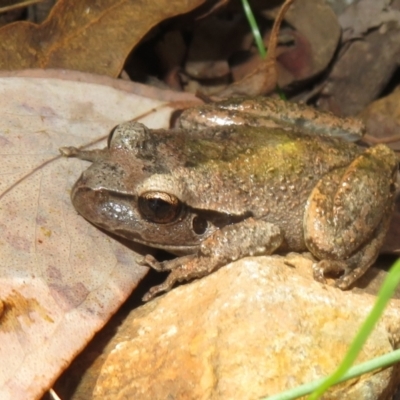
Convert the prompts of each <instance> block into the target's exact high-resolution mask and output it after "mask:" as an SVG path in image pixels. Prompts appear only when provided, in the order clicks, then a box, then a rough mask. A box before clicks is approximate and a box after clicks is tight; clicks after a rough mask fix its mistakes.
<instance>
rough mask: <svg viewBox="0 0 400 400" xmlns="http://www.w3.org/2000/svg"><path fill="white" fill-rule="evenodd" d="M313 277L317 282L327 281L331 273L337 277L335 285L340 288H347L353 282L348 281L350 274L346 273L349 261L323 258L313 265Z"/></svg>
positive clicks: (331, 275)
mask: <svg viewBox="0 0 400 400" xmlns="http://www.w3.org/2000/svg"><path fill="white" fill-rule="evenodd" d="M312 268H313V277H314V279H315V280H316V281H317V282H321V283H326V277H327V275H329V276H330V277H332V278H333V279H335V283H334V285H335V286H336V287H339V288H340V289H347V287H348V286H349V285H350V284H351V283H352V282H353V280H352V281H351V282H350V283H348V280H349V278H347V277H348V276H349V275H347V274H346V271H347V270H348V266H347V263H346V262H345V261H337V260H321V261H319V262H317V263H314V264H313V266H312Z"/></svg>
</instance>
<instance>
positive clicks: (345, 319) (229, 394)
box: [74, 254, 400, 400]
mask: <svg viewBox="0 0 400 400" xmlns="http://www.w3.org/2000/svg"><path fill="white" fill-rule="evenodd" d="M285 260H286V264H285ZM287 261H289V262H290V264H291V266H288V265H287ZM311 265H312V261H310V260H309V259H307V258H304V257H302V256H300V255H294V254H291V255H289V256H288V257H287V258H286V259H285V258H283V257H280V256H272V257H257V258H246V259H243V260H240V261H238V262H235V263H232V264H230V265H228V266H226V267H224V268H221V269H220V270H219V271H217V272H215V273H213V274H211V275H209V276H208V277H206V278H203V279H201V280H197V281H194V282H192V283H189V284H185V285H182V286H180V287H178V288H176V289H174V290H173V291H171V292H170V293H167V294H166V295H164V296H162V297H159V298H156V299H155V300H153V301H151V302H149V303H147V304H145V305H144V306H142V307H139V308H137V309H136V310H134V311H132V312H131V313H130V315H129V316H128V318H127V319H126V320H125V322H124V324H123V325H122V326H121V327H119V329H118V332H117V334H116V335H115V337H114V339H113V340H112V341H111V342H110V343H109V344H108V345H107V346H106V348H105V352H104V353H103V355H102V356H101V357H100V358H99V359H98V360H97V361H96V363H95V371H92V373H95V374H97V382H96V385H95V387H94V388H91V389H90V391H91V393H86V394H82V393H81V394H80V397H79V396H78V395H76V397H74V398H75V399H77V398H85V399H88V398H94V399H113V400H114V399H122V398H123V399H127V398H129V399H135V400H140V399H146V400H147V399H167V398H171V399H176V400H177V399H257V398H260V397H261V396H268V395H272V394H276V393H279V392H281V391H283V390H286V389H289V388H293V387H295V386H298V385H300V384H303V383H306V382H310V381H313V380H315V379H318V378H321V377H323V376H325V375H327V374H329V373H331V372H332V371H333V370H334V369H335V368H336V366H337V365H338V364H339V362H340V361H341V360H342V358H343V356H344V354H345V353H346V350H347V348H348V346H349V345H350V343H351V342H352V340H353V337H354V335H355V333H356V332H357V331H358V328H359V326H360V324H361V323H362V322H363V320H364V318H365V317H366V315H367V314H368V313H369V311H370V310H371V307H372V305H373V304H374V301H375V297H374V296H373V295H369V294H365V293H353V292H351V291H347V292H343V291H341V290H339V289H336V288H334V287H331V286H328V285H322V284H320V283H318V282H315V281H314V280H313V279H312V272H311ZM399 305H400V303H399V300H392V301H391V304H390V307H388V309H387V310H386V313H385V316H384V318H383V319H382V320H381V321H380V322H379V323H378V325H377V327H376V328H375V330H374V332H373V334H372V335H371V337H370V338H369V340H368V341H367V343H366V345H365V347H364V350H363V351H362V353H361V354H360V356H359V358H358V360H357V362H356V363H361V362H364V361H366V360H368V359H370V358H373V357H376V356H379V355H382V354H385V353H388V352H390V351H392V350H393V347H394V346H395V345H396V340H397V339H396V338H398V337H399V325H400V324H399V323H400V312H399ZM399 378H400V377H399V373H398V369H397V368H393V367H392V368H387V369H385V370H383V371H381V372H376V373H371V374H369V375H367V376H366V377H362V378H359V379H353V380H352V381H351V382H345V383H342V384H340V385H338V386H335V387H334V388H332V389H331V390H330V392H329V395H328V397H326V398H329V399H367V398H368V399H381V398H386V396H387V395H389V394H390V393H392V391H393V387H395V385H396V384H398V383H399ZM84 384H85V383H84V382H83V383H82V385H84ZM89 386H90V385H89ZM86 390H88V389H86ZM91 396H92V397H91ZM382 396H385V397H382Z"/></svg>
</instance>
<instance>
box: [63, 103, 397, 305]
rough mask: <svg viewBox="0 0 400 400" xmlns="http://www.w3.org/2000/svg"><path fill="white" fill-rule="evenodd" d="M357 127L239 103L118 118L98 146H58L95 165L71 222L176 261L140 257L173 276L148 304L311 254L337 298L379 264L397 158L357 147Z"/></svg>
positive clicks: (303, 111) (75, 192)
mask: <svg viewBox="0 0 400 400" xmlns="http://www.w3.org/2000/svg"><path fill="white" fill-rule="evenodd" d="M285 110H288V111H285ZM258 115H259V116H258ZM329 121H330V125H329V123H328V122H329ZM363 131H364V129H363V126H362V124H360V123H358V122H357V120H351V119H341V118H339V117H334V116H333V115H331V114H329V113H326V112H322V111H318V110H315V109H313V108H311V107H309V106H305V105H301V106H300V105H297V104H295V103H290V102H287V101H283V100H279V99H268V98H265V97H263V98H244V99H234V100H228V101H222V102H216V103H212V104H206V105H203V106H200V107H196V108H193V109H188V110H186V111H184V112H183V113H182V115H181V117H180V119H179V120H178V123H177V125H176V126H175V127H173V128H169V129H149V128H147V127H146V126H145V125H143V124H141V123H139V122H137V121H134V120H132V121H128V122H123V123H121V124H119V125H117V126H116V127H115V128H114V129H113V130H112V131H111V133H110V134H109V137H108V144H107V147H105V148H103V149H94V150H84V149H78V148H75V147H64V148H62V149H60V150H61V152H62V154H63V155H64V156H67V157H75V158H78V159H82V160H86V161H89V162H91V165H90V166H89V167H88V168H87V169H86V170H85V171H84V172H83V173H82V175H81V176H80V178H79V179H78V180H77V182H76V183H75V185H74V186H73V188H72V191H71V200H72V203H73V205H74V207H75V209H76V210H77V211H78V213H79V214H81V215H82V216H83V217H84V218H85V219H87V220H88V221H89V222H91V223H92V224H94V225H95V226H97V227H99V228H101V229H104V230H106V231H108V232H111V233H112V234H115V235H117V236H120V237H123V238H125V239H128V240H131V241H134V242H138V243H141V244H144V245H146V246H149V247H151V248H158V249H163V250H166V251H167V252H170V253H172V254H174V255H175V256H176V258H173V259H171V260H166V261H158V260H157V259H156V258H155V257H154V256H153V255H150V254H147V255H145V256H144V257H143V258H142V259H141V260H140V264H142V265H146V266H148V267H151V268H154V269H155V270H157V271H169V275H168V276H167V278H166V280H165V281H164V282H163V283H162V284H160V285H157V286H154V287H153V288H151V289H150V290H149V292H148V293H147V294H146V295H145V296H144V298H143V299H144V300H145V301H148V300H150V299H152V298H153V297H155V296H156V295H158V294H160V293H163V292H167V291H169V290H170V289H171V288H172V287H173V286H174V285H175V284H176V283H178V282H184V281H189V280H193V279H197V278H201V277H204V276H206V275H208V274H210V273H212V272H214V271H216V270H217V269H219V268H221V267H223V266H224V265H226V264H228V263H230V262H232V261H235V260H238V259H241V258H244V257H248V256H260V255H271V254H274V253H278V254H285V253H288V252H299V253H302V252H309V253H311V255H312V257H313V258H314V260H315V262H314V263H313V277H314V279H315V280H317V281H319V282H321V283H323V284H326V283H327V279H328V277H329V278H330V279H329V282H332V280H333V285H334V286H336V287H337V288H339V289H343V290H345V289H348V288H350V287H351V285H353V284H354V283H355V282H356V281H357V279H358V278H359V277H360V276H362V275H363V274H364V272H365V271H366V270H367V269H368V268H369V267H370V266H371V265H372V264H373V263H374V262H375V260H376V258H377V256H378V255H379V250H380V247H381V246H382V244H383V241H384V238H385V235H386V233H387V231H388V228H389V223H390V219H391V215H392V211H393V208H394V195H395V190H396V175H397V170H398V161H397V159H396V156H395V154H394V153H393V151H392V150H391V149H389V148H388V147H387V146H385V145H383V144H378V145H375V146H373V147H362V146H360V145H358V144H357V143H353V142H352V141H357V140H358V139H360V138H361V136H362V134H363ZM330 284H331V283H330Z"/></svg>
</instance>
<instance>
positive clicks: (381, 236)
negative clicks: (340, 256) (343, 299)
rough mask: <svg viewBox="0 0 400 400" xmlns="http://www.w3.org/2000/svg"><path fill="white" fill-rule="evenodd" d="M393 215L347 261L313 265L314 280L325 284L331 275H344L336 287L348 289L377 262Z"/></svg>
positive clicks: (325, 260)
mask: <svg viewBox="0 0 400 400" xmlns="http://www.w3.org/2000/svg"><path fill="white" fill-rule="evenodd" d="M390 220H391V214H390V213H387V215H385V217H384V219H383V220H382V221H381V223H380V225H379V226H378V228H377V230H376V235H375V237H374V238H373V239H372V240H371V241H370V242H369V243H368V244H367V245H365V246H364V247H363V248H362V249H360V250H359V251H358V252H356V253H355V254H354V255H353V256H351V257H349V258H348V259H347V260H345V261H339V260H328V259H324V260H321V261H319V262H317V263H315V264H314V265H313V273H314V279H315V280H316V281H319V282H325V275H326V274H329V273H334V274H338V273H342V275H341V276H340V277H339V278H337V279H336V281H335V286H336V287H338V288H340V289H342V290H345V289H348V288H349V287H350V286H351V285H352V284H353V283H354V282H355V281H356V280H357V279H358V278H360V277H361V276H362V275H364V273H365V272H366V271H367V269H368V268H369V267H370V266H371V265H372V264H373V263H374V262H375V260H376V259H377V257H378V255H379V249H380V248H381V247H382V244H383V241H384V240H385V236H386V232H387V230H388V228H389V224H390Z"/></svg>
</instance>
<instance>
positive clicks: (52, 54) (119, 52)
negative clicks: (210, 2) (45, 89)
mask: <svg viewBox="0 0 400 400" xmlns="http://www.w3.org/2000/svg"><path fill="white" fill-rule="evenodd" d="M203 1H204V0H189V1H186V2H182V1H180V0H165V1H163V2H161V1H160V0H157V1H155V0H152V1H144V0H120V1H117V2H116V1H114V0H103V1H101V2H98V1H96V0H59V1H58V2H57V3H56V5H55V6H54V8H53V9H52V11H51V14H50V16H49V18H48V19H47V20H46V21H45V22H43V23H42V24H40V25H36V24H33V23H30V22H26V21H22V22H16V23H13V24H9V25H6V26H4V27H3V28H2V29H0V69H2V70H19V69H25V68H64V69H73V70H79V71H87V72H92V73H96V74H101V75H108V76H114V77H115V76H118V74H119V73H120V72H121V69H122V66H123V64H124V62H125V59H126V57H127V56H128V54H129V53H130V51H131V50H132V49H133V47H134V46H135V45H136V44H137V43H138V42H139V41H140V40H141V39H142V38H143V36H144V35H145V34H146V33H147V32H148V31H149V30H150V29H151V28H152V27H153V26H155V25H156V24H157V23H159V22H160V21H163V20H164V19H166V18H170V17H172V16H175V15H178V14H182V13H185V12H188V11H190V10H192V9H194V8H196V7H197V6H198V5H200V4H202V3H203Z"/></svg>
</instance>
